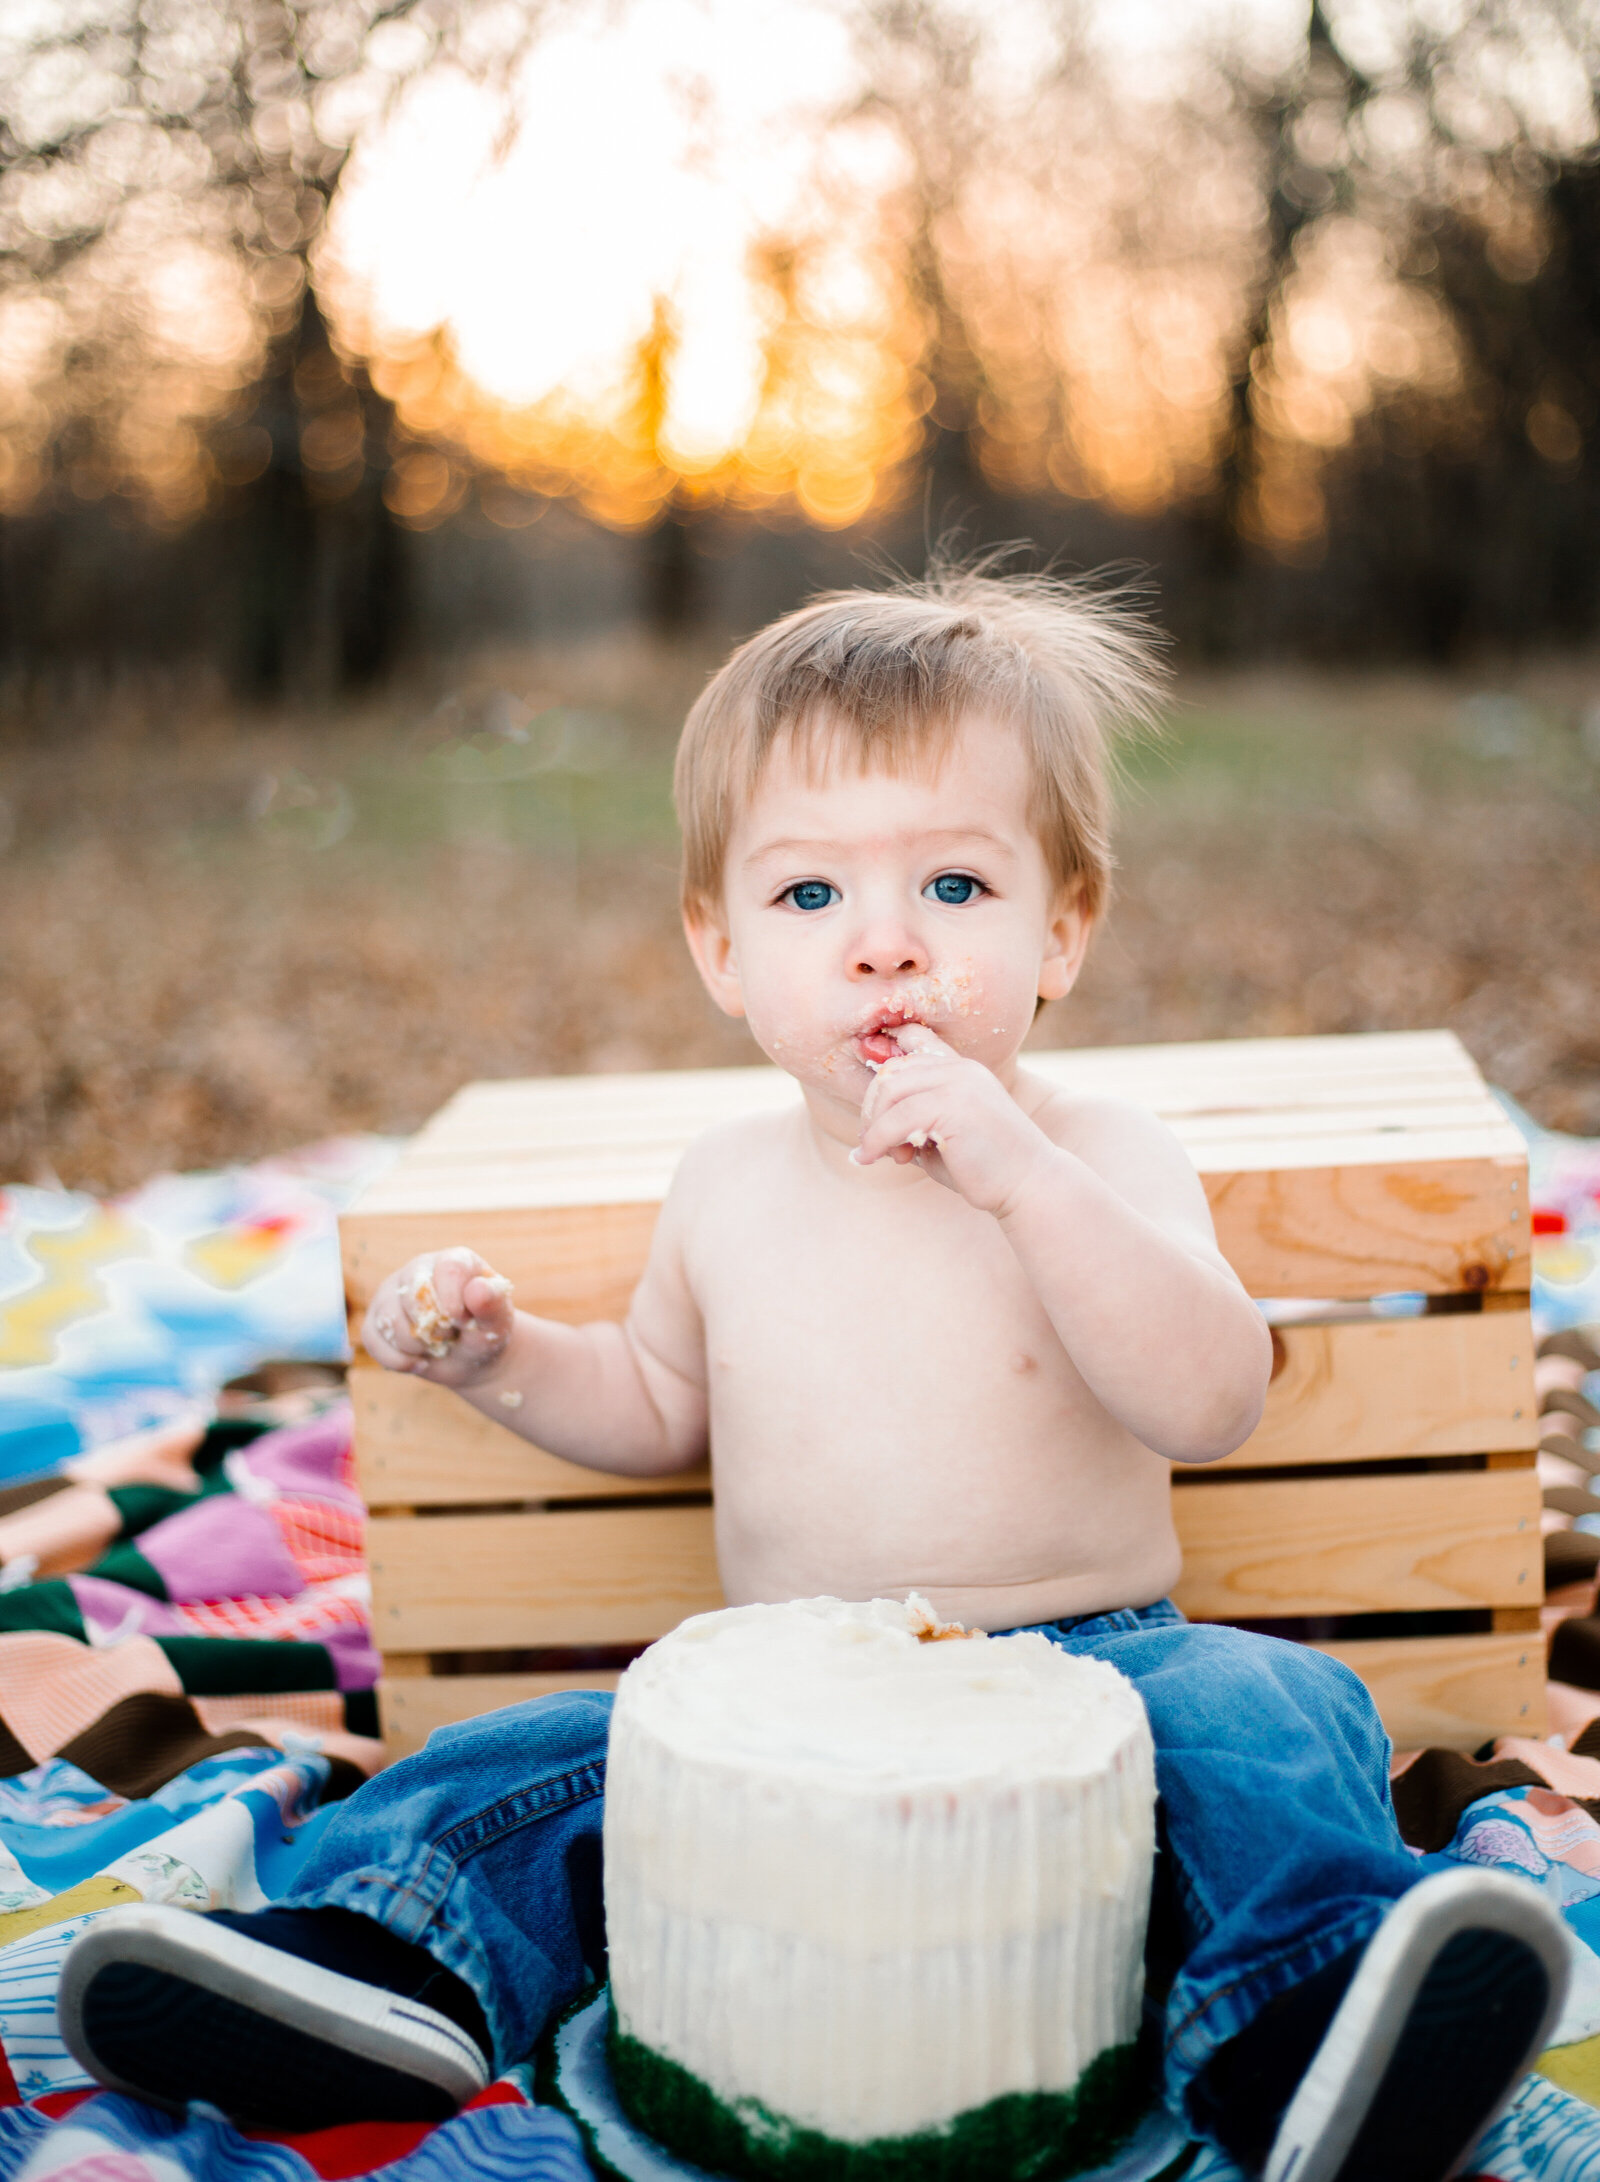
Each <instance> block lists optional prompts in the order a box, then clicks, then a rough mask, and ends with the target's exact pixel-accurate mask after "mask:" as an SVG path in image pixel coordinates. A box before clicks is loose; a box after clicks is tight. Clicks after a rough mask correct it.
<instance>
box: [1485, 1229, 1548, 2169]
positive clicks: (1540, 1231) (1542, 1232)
mask: <svg viewBox="0 0 1600 2182" xmlns="http://www.w3.org/2000/svg"><path fill="white" fill-rule="evenodd" d="M1533 1232H1534V1233H1535V1234H1536V1235H1564V1234H1565V1233H1566V1232H1567V1216H1566V1214H1565V1213H1564V1212H1535V1213H1534V1216H1533ZM1463 2182H1475V2178H1474V2177H1473V2176H1471V2175H1467V2176H1465V2177H1463ZM1490 2182H1494V2178H1493V2176H1491V2177H1490Z"/></svg>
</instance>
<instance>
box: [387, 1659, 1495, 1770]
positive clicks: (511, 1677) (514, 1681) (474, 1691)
mask: <svg viewBox="0 0 1600 2182" xmlns="http://www.w3.org/2000/svg"><path fill="white" fill-rule="evenodd" d="M617 1680H618V1675H617V1672H616V1670H614V1669H610V1668H605V1667H591V1668H587V1669H574V1670H573V1671H572V1672H571V1673H570V1674H439V1675H421V1674H417V1675H394V1674H390V1675H386V1676H385V1678H384V1680H383V1681H382V1682H380V1683H379V1685H378V1704H379V1708H380V1713H381V1717H382V1720H383V1739H384V1741H385V1743H386V1744H387V1745H388V1748H389V1755H390V1757H391V1758H404V1757H409V1756H410V1754H411V1752H412V1751H413V1750H420V1749H421V1748H422V1746H423V1744H424V1743H425V1742H426V1741H427V1739H428V1737H429V1736H430V1735H431V1734H432V1733H433V1731H434V1729H435V1728H436V1727H448V1726H450V1725H451V1723H452V1722H453V1721H456V1720H475V1719H476V1718H477V1717H478V1715H479V1713H481V1712H497V1711H498V1710H499V1709H500V1707H501V1706H502V1705H520V1704H525V1703H526V1702H527V1700H528V1699H529V1698H530V1697H553V1696H555V1695H556V1694H557V1693H558V1692H559V1691H562V1690H614V1689H615V1688H616V1686H617ZM1480 1740H1481V1738H1480Z"/></svg>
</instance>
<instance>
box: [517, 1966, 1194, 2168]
mask: <svg viewBox="0 0 1600 2182" xmlns="http://www.w3.org/2000/svg"><path fill="white" fill-rule="evenodd" d="M540 2073H541V2085H540V2095H541V2096H542V2097H548V2098H550V2099H551V2100H552V2101H553V2103H555V2104H557V2105H560V2106H563V2107H565V2108H566V2110H567V2111H568V2112H569V2113H571V2114H572V2116H573V2118H574V2119H575V2120H576V2121H577V2122H578V2125H579V2127H580V2129H581V2130H582V2131H583V2134H584V2137H585V2139H586V2143H587V2147H588V2150H589V2152H590V2156H591V2158H592V2160H593V2161H594V2163H595V2165H596V2166H597V2167H598V2169H599V2170H600V2171H601V2172H602V2173H603V2174H605V2175H606V2176H608V2177H613V2176H614V2177H619V2178H621V2182H667V2178H669V2177H670V2178H673V2182H676V2178H678V2177H684V2178H686V2182H698V2178H704V2177H708V2176H714V2177H724V2176H725V2177H733V2178H737V2182H1071V2178H1073V2177H1085V2178H1087V2177H1088V2176H1090V2175H1091V2174H1093V2175H1095V2176H1103V2177H1104V2178H1105V2182H1113V2178H1114V2182H1147V2178H1148V2182H1155V2178H1157V2177H1164V2176H1170V2175H1176V2174H1178V2173H1181V2171H1182V2169H1183V2167H1184V2166H1185V2165H1186V2164H1187V2163H1188V2159H1189V2157H1191V2156H1192V2152H1193V2147H1192V2146H1191V2145H1189V2144H1188V2143H1187V2140H1186V2137H1185V2134H1184V2132H1183V2131H1181V2130H1179V2129H1178V2128H1177V2127H1176V2125H1175V2124H1174V2123H1172V2121H1171V2118H1170V2116H1167V2115H1166V2114H1165V2111H1164V2109H1162V2108H1160V2107H1159V2106H1158V2105H1157V2106H1152V2103H1151V2099H1150V2093H1149V2088H1148V2085H1147V2083H1146V2080H1145V2070H1144V2068H1143V2067H1142V2065H1141V2061H1140V2058H1139V2056H1138V2055H1137V2053H1136V2049H1135V2048H1134V2047H1133V2046H1131V2045H1129V2046H1120V2047H1115V2048H1112V2049H1111V2050H1109V2051H1107V2052H1105V2053H1102V2054H1100V2055H1099V2056H1098V2057H1097V2058H1096V2059H1095V2060H1094V2061H1093V2062H1092V2063H1091V2064H1090V2066H1089V2067H1088V2068H1087V2069H1086V2070H1085V2071H1084V2074H1083V2076H1082V2077H1081V2078H1080V2079H1079V2081H1078V2083H1077V2084H1076V2086H1075V2087H1074V2088H1073V2089H1072V2090H1071V2091H1070V2092H1059V2093H1049V2092H1034V2093H1009V2094H1007V2095H1005V2096H1003V2097H1001V2098H997V2099H993V2100H991V2101H990V2102H989V2103H988V2104H987V2105H985V2106H982V2107H977V2108H974V2109H973V2110H971V2111H970V2112H968V2113H965V2114H962V2115H960V2116H958V2117H957V2118H956V2119H955V2120H954V2121H952V2122H950V2123H948V2124H946V2125H945V2126H943V2127H942V2128H937V2129H929V2130H924V2131H920V2132H918V2133H917V2134H916V2135H913V2136H903V2137H889V2138H879V2139H877V2140H875V2141H874V2142H872V2143H870V2144H853V2143H846V2142H843V2141H841V2140H839V2139H837V2138H833V2137H829V2136H825V2135H823V2134H822V2133H821V2132H820V2131H819V2130H815V2129H807V2128H803V2127H801V2126H799V2125H798V2124H796V2123H794V2122H792V2121H789V2120H788V2119H786V2118H785V2117H783V2116H781V2115H777V2114H774V2113H772V2112H770V2111H769V2110H768V2109H767V2108H765V2107H763V2106H762V2105H760V2104H759V2103H758V2102H756V2101H753V2100H752V2101H748V2102H745V2101H740V2102H737V2103H730V2102H727V2101H724V2100H722V2099H720V2098H719V2097H718V2096H717V2095H716V2093H715V2092H713V2091H711V2090H710V2089H709V2088H708V2087H707V2086H706V2085H705V2084H704V2083H702V2082H701V2081H700V2080H699V2079H698V2078H697V2077H695V2076H693V2075H691V2074H690V2072H689V2071H688V2070H687V2069H685V2068H682V2067H681V2066H680V2065H679V2064H678V2063H677V2062H675V2061H669V2060H666V2059H665V2058H663V2056H662V2055H660V2054H659V2053H656V2052H653V2051H652V2050H651V2049H650V2048H649V2047H647V2046H645V2045H642V2044H641V2043H640V2042H639V2041H638V2040H637V2039H635V2038H631V2037H629V2036H628V2035H627V2034H626V2033H625V2032H624V2031H622V2030H621V2029H620V2028H619V2026H618V2025H617V2022H616V2020H615V2017H614V2014H613V2013H612V2010H611V2007H610V1996H609V1994H603V1993H597V1992H596V1991H595V1990H594V1989H593V1988H591V1989H590V1990H589V1992H587V1993H585V1994H584V1995H583V1996H582V1997H581V1999H580V2000H579V2001H578V2002H576V2003H575V2004H574V2006H573V2008H571V2009H569V2010H568V2011H567V2014H566V2016H565V2017H564V2018H563V2022H562V2024H561V2025H560V2026H558V2027H557V2029H556V2031H555V2032H554V2033H553V2035H552V2036H551V2038H550V2039H549V2040H548V2041H547V2044H546V2046H545V2048H544V2055H543V2062H542V2066H541V2072H540ZM608 2113H609V2115H610V2117H611V2118H610V2120H609V2122H608V2121H607V2120H606V2119H605V2117H606V2115H607V2114H608ZM1130 2139H1133V2140H1134V2141H1132V2142H1130Z"/></svg>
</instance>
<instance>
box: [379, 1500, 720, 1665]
mask: <svg viewBox="0 0 1600 2182" xmlns="http://www.w3.org/2000/svg"><path fill="white" fill-rule="evenodd" d="M367 1554H368V1559H369V1561H370V1564H371V1568H372V1597H373V1617H372V1618H373V1628H374V1631H375V1633H376V1638H377V1643H378V1646H379V1649H380V1650H382V1651H385V1652H388V1651H399V1652H480V1651H499V1650H509V1649H514V1650H522V1649H524V1648H526V1649H530V1650H533V1649H538V1648H541V1647H543V1646H547V1645H579V1644H648V1643H651V1642H652V1641H653V1640H654V1639H655V1638H656V1637H658V1636H665V1635H666V1633H667V1631H668V1630H669V1629H675V1628H676V1627H677V1625H678V1623H679V1622H680V1621H682V1620H683V1619H684V1618H685V1616H687V1615H689V1614H703V1613H705V1612H707V1611H708V1610H709V1609H710V1608H712V1607H714V1606H720V1605H721V1604H722V1587H721V1585H720V1583H719V1582H718V1581H717V1556H716V1547H715V1542H714V1540H713V1537H712V1525H711V1510H710V1509H709V1508H707V1507H691V1508H673V1507H668V1508H581V1509H580V1508H560V1509H550V1510H539V1511H533V1512H528V1513H518V1514H509V1515H440V1516H424V1515H417V1516H375V1517H374V1518H373V1519H372V1521H371V1522H370V1523H369V1524H368V1526H367Z"/></svg>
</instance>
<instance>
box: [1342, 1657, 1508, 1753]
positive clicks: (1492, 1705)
mask: <svg viewBox="0 0 1600 2182" xmlns="http://www.w3.org/2000/svg"><path fill="white" fill-rule="evenodd" d="M1316 1649H1317V1650H1318V1651H1319V1652H1326V1653H1327V1654H1328V1655H1329V1657H1330V1658H1333V1659H1341V1660H1343V1662H1344V1664H1345V1665H1346V1666H1347V1667H1350V1668H1353V1669H1354V1671H1355V1672H1356V1673H1357V1674H1358V1675H1360V1677H1361V1679H1362V1681H1363V1682H1365V1684H1366V1685H1367V1688H1368V1689H1369V1690H1370V1691H1371V1693H1372V1697H1373V1701H1374V1703H1375V1704H1376V1705H1377V1708H1378V1711H1379V1713H1380V1714H1381V1715H1382V1718H1383V1724H1384V1726H1385V1727H1386V1728H1387V1729H1388V1731H1389V1737H1390V1740H1391V1741H1392V1742H1393V1743H1394V1745H1395V1748H1396V1749H1397V1750H1417V1749H1425V1748H1427V1747H1429V1746H1430V1745H1437V1746H1438V1747H1439V1748H1440V1749H1443V1750H1467V1751H1471V1750H1476V1749H1477V1748H1478V1746H1479V1745H1480V1744H1481V1743H1482V1742H1483V1741H1484V1740H1485V1737H1486V1729H1485V1725H1484V1723H1485V1722H1486V1721H1487V1722H1490V1723H1492V1724H1493V1728H1494V1732H1495V1733H1496V1734H1499V1735H1539V1736H1542V1735H1543V1734H1544V1732H1545V1724H1546V1723H1545V1655H1544V1639H1543V1637H1542V1636H1541V1635H1540V1633H1539V1632H1538V1630H1533V1631H1531V1632H1527V1633H1523V1634H1520V1635H1518V1634H1513V1635H1509V1636H1502V1635H1498V1634H1492V1633H1490V1634H1485V1635H1482V1636H1446V1637H1394V1638H1389V1639H1374V1638H1368V1639H1365V1640H1358V1641H1354V1642H1350V1643H1344V1644H1319V1645H1317V1646H1316Z"/></svg>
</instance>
